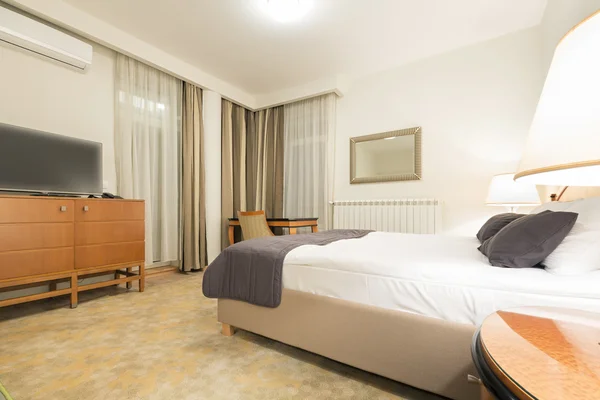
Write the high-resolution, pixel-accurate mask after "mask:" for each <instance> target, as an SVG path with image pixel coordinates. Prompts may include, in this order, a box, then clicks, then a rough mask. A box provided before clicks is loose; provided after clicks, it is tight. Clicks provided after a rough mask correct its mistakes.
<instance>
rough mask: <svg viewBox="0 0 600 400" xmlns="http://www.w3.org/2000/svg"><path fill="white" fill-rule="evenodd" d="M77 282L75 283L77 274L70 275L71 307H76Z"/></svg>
mask: <svg viewBox="0 0 600 400" xmlns="http://www.w3.org/2000/svg"><path fill="white" fill-rule="evenodd" d="M78 286H79V285H78V284H77V274H73V275H71V308H77V302H78V297H79V296H78V294H79V293H78V292H77V290H78Z"/></svg>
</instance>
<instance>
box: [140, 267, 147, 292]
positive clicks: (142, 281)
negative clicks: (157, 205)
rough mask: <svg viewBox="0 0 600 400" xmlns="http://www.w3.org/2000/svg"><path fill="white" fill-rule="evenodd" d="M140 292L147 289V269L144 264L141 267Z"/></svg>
mask: <svg viewBox="0 0 600 400" xmlns="http://www.w3.org/2000/svg"><path fill="white" fill-rule="evenodd" d="M139 274H140V292H143V291H144V289H145V288H146V267H145V266H144V264H143V263H142V264H141V265H140V272H139Z"/></svg>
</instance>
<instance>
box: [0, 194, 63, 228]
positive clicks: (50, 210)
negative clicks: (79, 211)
mask: <svg viewBox="0 0 600 400" xmlns="http://www.w3.org/2000/svg"><path fill="white" fill-rule="evenodd" d="M74 205H75V202H74V200H72V199H64V200H63V199H41V198H35V197H32V198H31V199H26V198H25V199H24V198H10V197H1V198H0V224H12V223H29V222H72V221H73V215H74Z"/></svg>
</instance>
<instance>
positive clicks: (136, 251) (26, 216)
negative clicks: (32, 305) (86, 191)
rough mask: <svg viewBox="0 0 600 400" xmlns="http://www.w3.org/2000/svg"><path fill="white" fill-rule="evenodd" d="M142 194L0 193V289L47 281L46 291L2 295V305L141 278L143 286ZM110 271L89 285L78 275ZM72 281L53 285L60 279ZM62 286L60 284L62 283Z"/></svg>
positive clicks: (73, 302)
mask: <svg viewBox="0 0 600 400" xmlns="http://www.w3.org/2000/svg"><path fill="white" fill-rule="evenodd" d="M144 224H145V222H144V202H143V201H142V200H117V199H87V198H51V197H32V196H0V291H7V290H15V289H20V288H30V287H34V286H42V285H48V286H49V291H48V292H44V293H41V294H34V295H28V296H22V297H18V298H12V299H8V300H0V307H1V306H7V305H12V304H17V303H23V302H26V301H33V300H39V299H43V298H47V297H55V296H60V295H66V294H69V295H71V307H72V308H74V307H77V294H78V293H79V292H81V291H84V290H90V289H95V288H99V287H104V286H111V285H115V284H121V283H125V284H126V285H127V288H131V285H132V282H133V281H136V280H137V281H139V289H140V292H143V291H144V280H145V271H144V258H145V250H144V249H145V243H144V240H145V238H144ZM112 272H114V277H113V279H111V280H109V281H105V282H98V283H93V284H88V285H82V286H79V285H78V280H80V279H83V278H87V277H93V276H98V275H107V274H109V273H112ZM61 282H69V283H70V287H68V288H66V289H57V287H58V285H57V284H58V283H61ZM61 286H62V285H61Z"/></svg>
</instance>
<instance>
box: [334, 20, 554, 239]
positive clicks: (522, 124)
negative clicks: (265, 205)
mask: <svg viewBox="0 0 600 400" xmlns="http://www.w3.org/2000/svg"><path fill="white" fill-rule="evenodd" d="M541 51H542V50H541V35H540V29H539V28H533V29H528V30H525V31H521V32H517V33H514V34H510V35H507V36H504V37H501V38H498V39H494V40H491V41H488V42H484V43H480V44H477V45H474V46H470V47H466V48H463V49H460V50H457V51H453V52H450V53H447V54H443V55H440V56H436V57H432V58H429V59H426V60H423V61H419V62H416V63H413V64H410V65H406V66H403V67H400V68H397V69H394V70H390V71H387V72H384V73H380V74H376V75H371V76H368V77H364V78H362V79H359V80H357V81H355V82H354V84H353V85H352V86H351V87H350V88H349V90H348V91H347V92H346V95H345V96H344V97H343V98H341V99H339V102H338V108H337V109H338V114H337V118H338V120H337V123H338V125H337V126H338V128H337V137H336V149H337V150H336V165H335V170H336V176H335V199H336V200H348V199H393V198H403V197H435V198H438V199H440V200H442V201H443V202H444V203H445V207H444V213H445V215H444V229H445V231H446V232H448V233H458V234H468V235H472V234H475V233H476V231H477V229H478V228H479V227H480V226H481V224H482V223H483V220H485V219H486V218H488V217H489V216H490V215H492V214H494V213H497V212H498V211H499V210H498V209H494V208H491V207H486V206H484V201H485V197H486V194H487V188H488V184H489V181H490V179H491V177H492V176H493V175H494V174H498V173H503V172H513V171H515V170H516V168H517V166H518V162H519V159H520V157H521V151H522V147H523V145H524V142H525V139H526V135H527V132H528V129H529V125H530V123H531V120H532V117H533V113H534V111H535V107H536V105H537V100H538V97H539V94H540V92H541V88H542V77H541V76H540V70H541V64H540V63H541ZM415 126H421V127H422V128H423V179H422V180H421V181H415V182H391V183H384V184H358V185H357V184H355V185H350V183H349V170H348V169H349V138H350V137H352V136H360V135H367V134H372V133H378V132H385V131H391V130H397V129H404V128H410V127H415Z"/></svg>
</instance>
